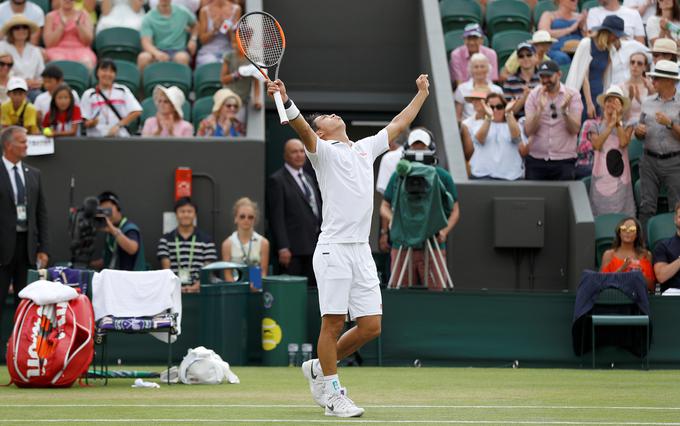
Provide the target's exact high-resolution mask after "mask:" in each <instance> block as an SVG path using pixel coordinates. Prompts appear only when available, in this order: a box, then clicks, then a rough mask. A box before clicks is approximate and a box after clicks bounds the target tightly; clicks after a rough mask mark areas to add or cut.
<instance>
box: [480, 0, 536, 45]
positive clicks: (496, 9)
mask: <svg viewBox="0 0 680 426" xmlns="http://www.w3.org/2000/svg"><path fill="white" fill-rule="evenodd" d="M486 30H487V32H488V33H491V34H497V33H500V32H501V31H509V30H518V31H530V30H531V9H530V8H529V5H528V4H526V3H524V2H523V1H520V0H496V1H494V2H493V3H492V4H490V5H489V7H488V8H487V11H486ZM529 38H531V37H529ZM492 44H493V42H492Z"/></svg>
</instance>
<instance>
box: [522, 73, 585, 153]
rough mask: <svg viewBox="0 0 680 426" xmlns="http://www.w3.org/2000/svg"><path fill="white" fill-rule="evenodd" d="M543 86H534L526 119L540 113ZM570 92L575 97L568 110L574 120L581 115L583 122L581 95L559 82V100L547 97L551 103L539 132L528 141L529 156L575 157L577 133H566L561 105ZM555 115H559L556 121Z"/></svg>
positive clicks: (525, 107) (543, 117) (526, 108)
mask: <svg viewBox="0 0 680 426" xmlns="http://www.w3.org/2000/svg"><path fill="white" fill-rule="evenodd" d="M542 87H543V86H541V85H539V86H536V87H534V88H533V89H532V90H531V92H530V93H529V96H528V97H527V101H526V104H525V105H524V111H525V113H526V117H527V120H529V117H530V116H532V115H534V114H535V113H536V111H537V110H538V102H539V94H540V92H541V88H542ZM569 93H571V94H572V97H571V101H570V102H569V108H568V109H567V111H568V112H569V115H570V116H572V117H573V116H578V117H579V122H580V117H581V113H582V112H583V103H582V102H581V95H580V94H579V93H578V92H576V91H575V90H572V89H569V88H568V87H567V86H565V85H564V84H562V83H560V91H559V93H558V94H557V97H555V98H550V97H548V104H547V105H546V106H545V108H544V109H543V113H542V114H541V118H540V121H539V124H538V129H537V130H536V133H534V135H533V136H531V137H530V138H529V142H530V143H531V148H530V149H529V155H531V156H532V157H534V158H536V159H539V160H566V159H569V158H576V153H577V145H576V144H577V134H571V133H569V131H568V130H567V123H566V121H565V119H564V117H563V116H562V109H561V106H562V103H564V99H565V97H566V96H567V95H568V94H569ZM551 105H555V108H554V109H553V108H552V107H551ZM553 112H554V113H556V115H557V116H556V117H555V118H552V116H553Z"/></svg>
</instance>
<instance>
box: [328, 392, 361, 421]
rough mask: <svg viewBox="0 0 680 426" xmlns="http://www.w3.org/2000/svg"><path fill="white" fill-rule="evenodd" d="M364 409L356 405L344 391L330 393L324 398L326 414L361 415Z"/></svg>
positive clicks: (338, 415)
mask: <svg viewBox="0 0 680 426" xmlns="http://www.w3.org/2000/svg"><path fill="white" fill-rule="evenodd" d="M362 414H364V409H363V408H361V407H357V406H356V404H354V401H352V400H351V399H349V397H347V395H346V392H344V393H343V392H338V393H334V394H333V395H330V396H329V397H328V398H327V400H326V415H327V416H334V417H361V415H362Z"/></svg>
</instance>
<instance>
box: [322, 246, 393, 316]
mask: <svg viewBox="0 0 680 426" xmlns="http://www.w3.org/2000/svg"><path fill="white" fill-rule="evenodd" d="M313 264H314V275H315V276H316V285H317V288H318V290H319V310H320V311H321V316H324V315H326V314H338V315H346V314H347V313H348V312H349V316H350V318H351V319H352V320H353V319H355V318H358V317H365V316H368V315H382V295H381V294H380V280H379V279H378V271H377V270H376V267H375V262H374V261H373V255H372V253H371V247H370V246H369V245H368V243H343V244H317V246H316V250H314V258H313Z"/></svg>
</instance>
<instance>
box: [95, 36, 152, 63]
mask: <svg viewBox="0 0 680 426" xmlns="http://www.w3.org/2000/svg"><path fill="white" fill-rule="evenodd" d="M94 48H95V51H96V52H97V56H98V57H99V58H111V59H121V60H124V61H129V62H133V63H136V62H137V55H138V54H139V52H140V51H141V50H142V45H141V42H140V37H139V31H136V30H133V29H131V28H108V29H105V30H103V31H101V32H100V33H99V34H97V36H96V38H95V40H94Z"/></svg>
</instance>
